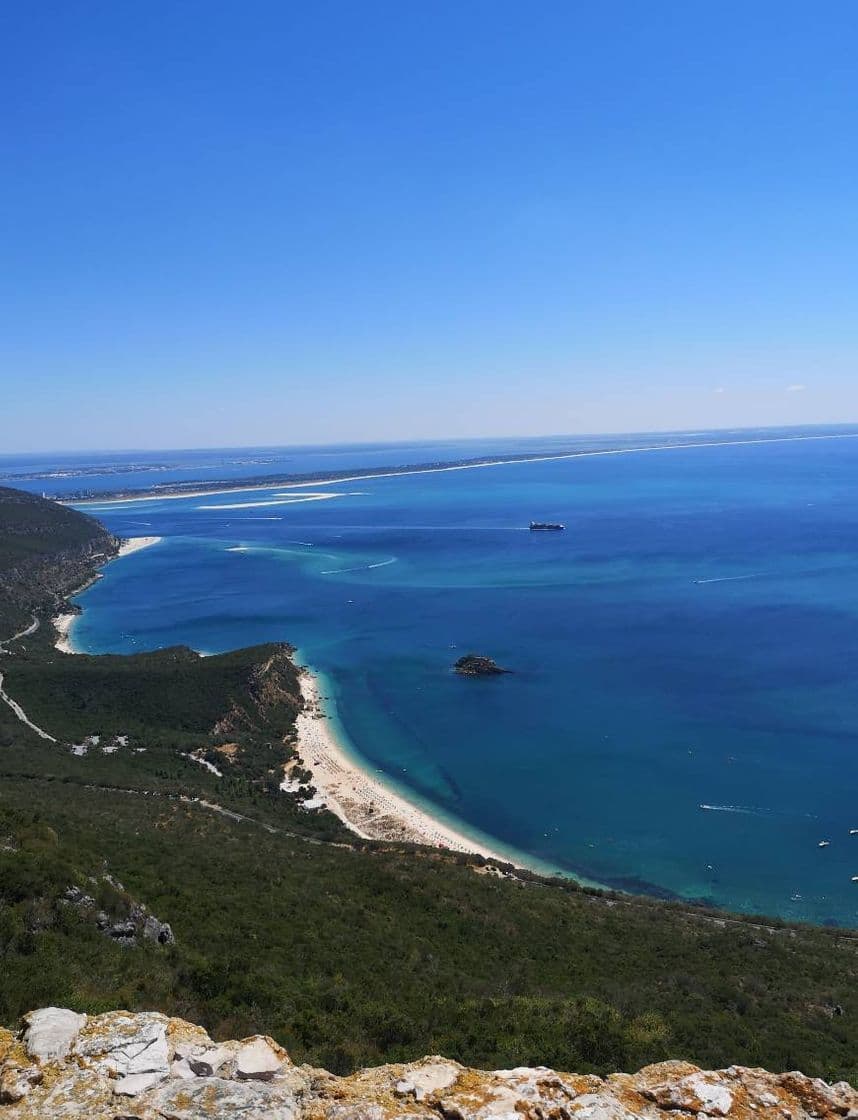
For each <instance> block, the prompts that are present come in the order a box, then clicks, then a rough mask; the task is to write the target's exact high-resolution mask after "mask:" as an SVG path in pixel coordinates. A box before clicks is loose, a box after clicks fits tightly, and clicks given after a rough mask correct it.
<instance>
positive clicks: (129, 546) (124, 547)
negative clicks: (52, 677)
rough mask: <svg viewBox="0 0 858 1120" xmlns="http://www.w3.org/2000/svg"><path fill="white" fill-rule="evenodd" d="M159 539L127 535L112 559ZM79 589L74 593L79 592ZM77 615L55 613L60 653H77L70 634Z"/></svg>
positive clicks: (57, 642) (76, 613)
mask: <svg viewBox="0 0 858 1120" xmlns="http://www.w3.org/2000/svg"><path fill="white" fill-rule="evenodd" d="M161 539H162V538H161V537H128V538H127V539H126V540H124V541H123V542H122V544H121V545H120V546H119V552H118V553H117V554H116V556H115V557H113V559H114V560H119V559H121V558H122V557H123V556H130V555H131V553H132V552H139V551H140V549H141V548H148V547H149V546H150V545H153V544H157V543H158V541H160V540H161ZM87 586H88V585H87ZM82 590H83V588H80V589H79V591H82ZM79 591H78V592H75V594H79ZM77 617H78V612H77V611H67V612H66V613H65V614H60V615H57V617H56V618H55V619H54V630H55V631H56V634H57V640H56V641H55V642H54V646H55V647H56V649H58V650H59V651H60V653H77V650H76V649H75V648H74V646H73V645H72V644H71V635H70V631H71V628H72V624H73V623H74V620H75V619H76V618H77Z"/></svg>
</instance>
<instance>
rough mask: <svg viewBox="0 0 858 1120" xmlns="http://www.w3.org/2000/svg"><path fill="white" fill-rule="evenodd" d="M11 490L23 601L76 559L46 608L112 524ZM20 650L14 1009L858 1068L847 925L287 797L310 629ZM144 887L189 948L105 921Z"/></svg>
mask: <svg viewBox="0 0 858 1120" xmlns="http://www.w3.org/2000/svg"><path fill="white" fill-rule="evenodd" d="M4 493H5V494H8V491H7V492H4ZM18 507H20V508H18ZM16 508H17V513H10V512H9V511H10V510H11V511H15V510H16ZM2 509H3V511H4V513H3V516H4V517H6V518H7V519H8V520H7V523H9V524H11V523H12V518H13V517H18V520H17V521H16V522H15V523H16V524H17V525H18V526H19V528H18V529H16V533H17V537H18V539H17V540H16V542H15V543H14V544H13V545H10V546H8V547H7V546H6V545H5V544H4V549H6V551H4V553H3V555H4V556H5V557H6V560H5V561H4V563H5V565H6V567H5V568H4V569H2V570H0V589H2V588H3V587H4V586H6V587H8V586H10V584H12V585H14V588H15V595H20V594H22V593H23V592H22V589H21V586H20V582H19V581H10V580H9V571H10V568H11V566H12V564H14V565H16V566H17V567H19V568H20V567H21V566H22V565H21V562H20V559H14V560H13V559H11V558H12V557H17V558H20V557H21V556H30V557H37V559H36V561H35V567H34V568H33V569H32V570H33V571H36V572H42V573H44V572H47V571H50V572H53V573H54V574H55V578H56V582H55V583H54V584H53V585H52V586H51V587H48V586H47V583H46V582H44V581H43V582H42V583H38V584H37V586H36V588H35V589H31V590H30V591H29V594H30V595H31V603H32V607H33V609H34V610H35V612H36V614H37V617H40V618H42V619H45V618H46V616H47V615H49V614H50V611H51V610H52V609H54V607H55V606H56V604H57V601H58V599H59V597H60V595H61V587H62V586H64V583H63V581H65V580H66V579H67V578H68V576H69V573H70V569H69V568H68V567H67V566H66V565H67V564H68V563H69V561H68V559H67V558H68V557H69V556H77V557H81V556H86V557H89V559H88V560H87V561H86V563H83V562H78V561H75V564H76V565H77V567H76V571H77V574H78V575H80V574H81V564H83V567H84V568H86V567H87V564H88V574H89V575H91V574H92V564H93V559H97V553H98V552H99V551H101V550H103V549H107V550H108V551H109V548H108V546H109V545H110V544H111V542H112V538H110V537H109V535H108V534H105V533H104V531H103V530H101V529H100V527H99V526H98V525H97V523H93V522H92V521H91V520H90V519H85V518H80V519H79V520H78V518H79V515H77V514H74V513H73V511H68V510H64V509H62V508H61V507H58V506H56V505H55V504H53V503H50V502H41V500H39V499H32V498H27V500H26V501H22V502H21V503H17V500H16V499H8V498H4V499H3V503H2ZM21 509H24V510H25V514H24V515H23V516H21V515H20V510H21ZM27 518H29V524H30V527H31V531H30V532H29V533H28V532H27V531H26V530H25V528H24V527H23V526H24V523H25V521H26V519H27ZM87 534H89V535H87ZM51 542H53V543H51ZM112 547H115V546H112ZM54 548H55V549H56V551H52V549H54ZM4 573H5V577H6V580H7V583H6V584H4V583H3V582H2V581H3V578H4ZM57 573H59V574H58V575H57ZM84 574H86V573H84ZM44 580H47V577H44ZM7 596H8V593H7ZM40 596H41V597H40ZM2 602H3V600H2V599H0V603H2ZM5 604H6V606H5V609H6V610H7V612H9V613H10V614H11V613H14V612H16V611H17V612H19V613H20V609H21V608H20V603H19V602H18V600H17V599H15V600H14V601H13V600H12V599H10V598H8V597H7V599H6V600H5ZM11 633H12V631H11V630H9V631H7V630H4V631H3V633H2V635H0V636H2V637H4V638H6V637H8V636H9V635H10V634H11ZM284 638H288V635H284ZM4 649H5V652H2V653H0V673H2V674H3V678H4V684H3V687H4V688H5V690H6V691H7V692H8V694H9V695H10V696H11V697H13V698H14V699H15V700H16V702H17V703H19V704H20V705H21V706H22V708H23V709H24V711H25V712H26V713H27V715H28V717H29V718H30V719H31V720H33V721H34V722H35V723H36V724H37V726H40V727H42V728H43V729H44V730H45V731H47V732H48V733H50V734H51V735H52V736H53V737H54V738H55V739H56V740H57V742H56V743H52V742H50V741H48V740H45V739H42V738H40V737H39V736H38V735H37V734H36V733H34V732H33V731H31V730H30V729H29V728H28V727H27V726H26V725H25V724H23V723H22V722H21V721H20V720H19V719H18V718H17V716H16V715H15V713H14V712H13V711H12V709H11V708H10V707H9V706H8V705H7V704H3V703H0V958H2V965H0V975H2V977H3V979H2V983H0V1021H2V1022H4V1023H7V1024H12V1023H14V1021H15V1020H16V1019H17V1018H18V1016H20V1015H21V1014H22V1012H24V1011H26V1010H28V1009H30V1008H32V1007H37V1006H43V1005H51V1004H53V1005H61V1006H69V1007H74V1008H78V1009H80V1010H87V1011H101V1010H106V1009H109V1008H115V1007H127V1008H130V1009H143V1008H155V1009H161V1010H164V1011H167V1012H173V1013H176V1014H179V1015H182V1016H184V1017H186V1018H188V1019H191V1020H194V1021H199V1022H201V1023H203V1024H204V1025H206V1026H207V1027H208V1028H209V1029H210V1030H211V1031H212V1032H213V1033H215V1034H216V1035H218V1036H220V1037H238V1036H241V1035H243V1034H249V1033H252V1032H256V1031H264V1032H268V1033H270V1034H271V1035H273V1036H274V1037H275V1038H277V1039H278V1040H279V1041H280V1042H282V1043H283V1044H284V1045H285V1046H286V1047H287V1048H288V1049H289V1051H290V1053H291V1054H292V1056H293V1058H294V1059H295V1060H297V1061H302V1060H307V1061H311V1062H313V1063H316V1064H320V1065H324V1066H326V1067H327V1068H329V1069H332V1070H334V1071H337V1072H343V1071H347V1070H350V1069H352V1068H354V1067H355V1066H358V1065H362V1064H366V1063H372V1062H378V1061H382V1060H395V1059H408V1058H415V1057H419V1056H422V1055H424V1054H426V1053H438V1052H440V1053H444V1054H447V1055H449V1056H450V1057H454V1058H458V1059H460V1060H461V1061H463V1062H466V1063H468V1064H470V1065H475V1066H483V1067H509V1066H514V1065H519V1064H531V1065H536V1064H543V1063H544V1064H546V1065H551V1066H554V1067H558V1068H565V1069H575V1070H594V1071H599V1072H608V1071H612V1070H616V1069H630V1068H632V1067H637V1066H640V1065H641V1064H643V1063H646V1062H650V1061H655V1060H660V1059H663V1058H665V1057H675V1058H688V1059H691V1060H693V1061H696V1062H699V1063H700V1064H702V1065H704V1066H706V1067H710V1068H712V1067H719V1066H725V1065H729V1064H731V1063H734V1062H736V1063H742V1064H747V1065H763V1066H766V1067H768V1068H770V1069H792V1068H801V1069H802V1070H804V1071H805V1072H807V1073H809V1074H818V1075H821V1076H824V1077H826V1078H827V1079H829V1080H837V1079H838V1078H842V1077H846V1078H848V1079H850V1080H853V1081H856V1080H858V1059H856V1055H858V994H856V993H858V986H856V977H858V941H856V940H853V938H852V936H851V935H848V934H845V933H843V932H841V931H835V930H828V929H807V928H798V929H789V928H788V927H786V926H784V925H782V924H780V923H767V922H761V921H757V922H755V921H752V920H747V919H739V918H730V917H729V916H724V915H711V914H706V913H704V912H702V911H699V910H695V909H693V908H690V907H683V906H678V905H673V904H666V903H661V902H657V901H655V900H650V899H641V898H629V897H624V896H611V895H608V894H601V893H599V892H595V891H585V890H582V889H580V888H578V887H576V886H575V885H574V884H571V883H566V882H559V881H553V880H552V881H548V880H541V879H539V878H538V877H536V876H533V875H529V874H526V873H515V874H513V873H512V870H511V869H506V870H504V869H497V868H495V869H491V868H488V867H487V866H486V863H485V861H484V860H482V859H480V858H479V857H465V856H457V855H453V854H451V853H449V852H447V853H444V852H440V851H437V850H433V849H421V848H414V847H410V846H407V845H391V844H383V843H370V842H364V841H360V840H359V839H357V838H356V837H355V836H354V835H352V834H351V833H349V832H348V831H347V830H346V829H345V828H344V827H343V826H342V825H341V824H340V822H339V821H337V820H336V819H335V818H334V817H332V816H331V815H330V814H328V813H325V812H321V813H317V812H308V811H306V810H305V809H304V808H303V807H302V802H301V799H300V797H299V796H298V795H287V794H284V793H282V792H281V791H280V790H279V789H278V785H279V781H280V778H281V776H282V772H283V766H284V764H285V763H287V762H288V760H289V759H290V757H291V753H292V749H291V746H290V740H291V736H292V732H293V727H294V718H295V714H296V712H297V711H298V710H299V707H300V704H301V700H300V693H299V689H298V681H297V675H296V670H295V668H294V666H293V665H292V662H291V660H290V658H289V649H288V647H286V646H282V645H267V646H259V647H254V648H251V649H247V650H237V651H234V652H232V653H228V654H222V655H219V656H216V657H210V658H201V657H199V656H198V655H196V654H195V653H194V652H193V651H191V650H187V649H183V648H177V649H167V650H161V651H158V652H155V653H150V654H141V655H137V656H135V657H88V656H72V655H66V654H60V653H58V652H57V651H56V650H55V649H54V648H53V645H52V644H51V640H50V633H49V627H48V626H47V625H46V624H44V623H43V624H42V625H41V626H40V627H39V629H37V630H36V631H35V632H34V633H33V634H31V635H28V636H25V637H23V638H19V639H18V640H17V641H14V642H7V643H6V644H5V647H4ZM96 737H97V738H96ZM72 748H74V750H73V749H72ZM84 748H85V749H84ZM201 759H202V760H204V761H208V762H209V763H210V764H211V765H213V766H214V767H215V768H216V769H217V770H219V771H220V775H221V776H218V774H216V773H214V772H213V771H212V770H211V769H209V768H207V767H206V766H204V765H202V763H201V761H200V760H201ZM69 888H73V889H74V890H73V891H72V894H71V895H70V893H69ZM75 891H76V892H77V893H76V894H75V893H74V892H75ZM80 897H85V898H86V899H88V900H89V901H87V902H85V903H80V902H79V901H74V899H76V898H77V899H79V898H80ZM90 903H91V904H90ZM141 905H142V906H144V907H146V908H147V910H148V911H149V912H151V913H152V914H154V915H157V917H158V919H159V920H160V921H161V922H166V923H169V925H170V927H171V929H172V931H173V933H174V935H175V943H174V944H165V945H161V944H158V943H156V942H153V941H151V940H145V939H140V938H138V939H137V940H136V941H135V942H134V943H133V944H132V945H130V946H129V945H128V944H124V943H123V944H119V943H117V942H116V941H115V940H114V939H112V938H111V936H108V935H107V934H106V933H105V932H104V930H103V928H101V927H102V926H103V925H104V920H107V921H109V922H110V923H114V924H116V923H118V924H121V923H122V921H123V920H125V919H127V917H128V915H129V914H132V913H133V912H134V910H135V907H138V906H141ZM100 915H101V916H102V917H103V919H104V920H102V917H99V916H100ZM99 922H101V926H100V925H99Z"/></svg>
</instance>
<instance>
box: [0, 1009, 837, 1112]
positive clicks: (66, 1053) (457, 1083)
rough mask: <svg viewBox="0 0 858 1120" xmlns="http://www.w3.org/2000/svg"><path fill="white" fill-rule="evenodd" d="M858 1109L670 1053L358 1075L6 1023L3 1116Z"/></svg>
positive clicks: (59, 1020)
mask: <svg viewBox="0 0 858 1120" xmlns="http://www.w3.org/2000/svg"><path fill="white" fill-rule="evenodd" d="M71 1117H80V1118H85V1120H231V1118H233V1117H234V1118H235V1120H706V1118H712V1120H785V1118H789V1120H854V1118H856V1117H858V1092H856V1091H855V1090H854V1089H853V1088H852V1087H851V1086H850V1085H847V1084H846V1083H845V1082H839V1083H838V1084H836V1085H828V1084H826V1083H825V1082H824V1081H820V1080H818V1079H816V1078H810V1077H805V1076H804V1075H803V1074H801V1073H784V1074H772V1073H767V1072H766V1071H765V1070H760V1069H743V1068H742V1067H740V1066H731V1067H730V1068H729V1069H726V1070H719V1071H717V1072H706V1071H703V1070H700V1069H698V1068H697V1067H696V1066H693V1065H690V1064H689V1063H687V1062H663V1063H661V1064H659V1065H654V1066H647V1067H646V1068H645V1069H642V1070H641V1071H640V1072H639V1073H636V1074H626V1073H618V1074H613V1075H612V1076H610V1077H608V1078H606V1079H602V1078H599V1077H594V1076H592V1075H586V1074H574V1073H558V1072H555V1071H554V1070H551V1069H547V1068H544V1067H537V1068H534V1069H529V1068H524V1067H522V1068H517V1069H507V1070H495V1071H493V1072H485V1071H482V1070H473V1069H467V1068H465V1067H464V1066H461V1065H459V1064H458V1063H457V1062H453V1061H450V1060H448V1059H446V1058H440V1057H432V1058H424V1059H422V1060H421V1061H417V1062H410V1063H408V1064H405V1065H389V1066H380V1067H378V1068H377V1069H365V1070H361V1071H360V1072H359V1073H356V1074H353V1075H352V1076H351V1077H334V1076H333V1075H332V1074H329V1073H326V1072H325V1071H324V1070H316V1069H312V1068H310V1067H309V1066H295V1065H293V1064H292V1062H291V1061H290V1060H289V1056H288V1054H287V1053H286V1052H285V1051H284V1050H283V1049H282V1048H281V1047H280V1046H278V1045H277V1043H276V1042H274V1041H273V1040H272V1039H270V1038H267V1037H265V1036H263V1035H255V1036H254V1037H252V1038H247V1039H243V1040H241V1041H237V1042H223V1043H220V1044H215V1043H214V1042H213V1041H212V1040H211V1038H210V1037H209V1036H208V1034H207V1033H206V1032H205V1031H204V1030H203V1029H202V1028H201V1027H197V1026H194V1025H193V1024H191V1023H185V1022H184V1021H183V1020H181V1019H170V1018H168V1017H167V1016H166V1015H160V1014H157V1013H155V1012H143V1013H139V1014H131V1013H129V1012H124V1011H116V1012H112V1013H109V1014H107V1015H96V1016H92V1017H89V1018H87V1017H86V1016H84V1015H76V1014H74V1013H73V1012H71V1011H65V1010H63V1009H61V1008H44V1009H42V1010H41V1011H37V1012H32V1013H31V1014H30V1015H28V1016H27V1017H26V1019H25V1026H24V1029H23V1030H22V1031H21V1032H19V1034H17V1035H15V1034H13V1033H11V1032H9V1031H3V1030H0V1120H66V1118H71Z"/></svg>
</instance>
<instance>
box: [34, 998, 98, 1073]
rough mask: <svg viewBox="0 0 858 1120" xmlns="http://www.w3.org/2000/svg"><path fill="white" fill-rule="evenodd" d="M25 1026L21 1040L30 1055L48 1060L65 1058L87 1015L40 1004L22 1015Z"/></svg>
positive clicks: (40, 1059)
mask: <svg viewBox="0 0 858 1120" xmlns="http://www.w3.org/2000/svg"><path fill="white" fill-rule="evenodd" d="M24 1022H25V1023H26V1024H27V1029H26V1032H25V1034H24V1044H25V1046H26V1047H27V1053H28V1054H29V1055H30V1057H31V1058H35V1059H36V1060H37V1061H40V1062H49V1061H53V1060H56V1059H58V1058H65V1057H66V1055H67V1054H68V1052H69V1050H71V1047H72V1043H73V1042H74V1040H75V1039H76V1038H77V1036H78V1034H79V1032H80V1030H81V1028H82V1027H83V1026H84V1024H85V1023H86V1015H78V1014H76V1013H75V1012H74V1011H68V1010H66V1009H65V1008H63V1007H43V1008H41V1009H40V1010H39V1011H31V1012H30V1014H29V1015H26V1016H25V1017H24Z"/></svg>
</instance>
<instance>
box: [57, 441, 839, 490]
mask: <svg viewBox="0 0 858 1120" xmlns="http://www.w3.org/2000/svg"><path fill="white" fill-rule="evenodd" d="M834 439H858V432H827V433H824V434H820V435H796V436H763V437H759V438H752V439H720V440H716V439H711V440H693V441H692V440H686V441H684V442H683V441H682V440H681V439H677V440H676V441H674V442H671V443H656V444H642V445H639V446H635V447H600V448H587V449H581V450H575V451H557V452H550V453H547V454H545V453H542V454H540V453H537V452H533V453H528V454H523V455H508V456H504V457H503V458H493V459H486V458H477V459H460V460H453V461H450V462H438V463H425V464H424V463H417V464H406V465H403V466H401V467H378V468H371V467H368V468H366V469H362V470H359V471H358V472H357V473H355V474H343V473H342V472H337V471H329V472H324V473H319V472H310V473H307V474H292V475H272V476H269V477H258V478H255V479H247V480H245V481H243V482H242V483H240V484H236V483H235V482H229V481H227V480H221V481H218V482H207V483H197V482H194V483H175V484H168V485H165V486H163V487H156V488H155V489H152V490H144V491H141V490H112V491H106V492H105V493H103V494H101V495H95V494H88V495H83V494H80V495H71V496H64V497H62V498H58V499H57V501H59V502H61V503H62V504H66V505H74V506H103V505H120V504H121V505H126V504H130V503H131V502H152V501H165V500H172V501H176V500H178V499H181V498H206V497H213V496H215V495H217V494H245V493H250V492H252V491H257V490H275V489H279V488H282V489H284V490H285V489H296V488H300V487H302V486H334V485H338V484H340V483H344V482H361V481H363V480H368V479H373V478H396V477H398V476H400V475H414V474H439V473H442V472H446V471H462V470H477V469H480V468H485V467H503V466H513V465H515V464H517V463H548V462H554V461H558V460H564V459H589V458H593V457H595V456H602V455H633V454H643V453H645V452H653V451H678V450H683V449H687V448H703V447H749V446H754V445H756V444H772V443H800V442H808V441H820V440H834Z"/></svg>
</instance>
